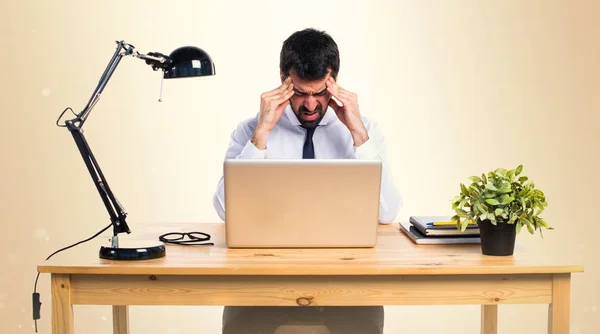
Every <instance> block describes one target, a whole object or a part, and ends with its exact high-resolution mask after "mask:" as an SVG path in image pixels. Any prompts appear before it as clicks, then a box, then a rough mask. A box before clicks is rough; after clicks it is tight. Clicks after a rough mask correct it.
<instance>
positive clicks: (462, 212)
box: [456, 209, 468, 218]
mask: <svg viewBox="0 0 600 334" xmlns="http://www.w3.org/2000/svg"><path fill="white" fill-rule="evenodd" d="M456 214H457V215H458V216H459V217H461V218H467V216H468V214H467V211H465V210H463V209H456Z"/></svg>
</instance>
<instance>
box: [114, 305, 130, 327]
mask: <svg viewBox="0 0 600 334" xmlns="http://www.w3.org/2000/svg"><path fill="white" fill-rule="evenodd" d="M112 313H113V334H129V307H128V306H124V305H116V306H113V307H112Z"/></svg>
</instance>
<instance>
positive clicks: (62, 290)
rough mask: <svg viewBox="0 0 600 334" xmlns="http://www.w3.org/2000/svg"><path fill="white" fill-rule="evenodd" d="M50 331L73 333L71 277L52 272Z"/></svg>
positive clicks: (64, 333) (65, 333) (62, 333)
mask: <svg viewBox="0 0 600 334" xmlns="http://www.w3.org/2000/svg"><path fill="white" fill-rule="evenodd" d="M51 282H52V283H51V291H52V333H53V334H74V333H75V326H74V322H73V303H72V302H71V277H70V276H69V275H59V274H52V277H51Z"/></svg>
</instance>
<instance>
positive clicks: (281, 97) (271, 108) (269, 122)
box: [251, 77, 294, 150]
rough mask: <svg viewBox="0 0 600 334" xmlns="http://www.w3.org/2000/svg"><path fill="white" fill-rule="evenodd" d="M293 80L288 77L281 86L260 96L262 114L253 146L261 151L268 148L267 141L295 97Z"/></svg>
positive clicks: (254, 135)
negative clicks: (291, 98)
mask: <svg viewBox="0 0 600 334" xmlns="http://www.w3.org/2000/svg"><path fill="white" fill-rule="evenodd" d="M293 88H294V84H293V83H292V78H291V77H288V78H287V79H285V81H284V82H283V83H282V84H281V86H279V87H277V88H275V89H273V90H272V91H269V92H265V93H263V94H262V95H261V96H260V114H259V115H258V124H257V125H256V129H255V130H254V133H253V134H252V139H251V140H252V144H254V146H256V148H258V149H259V150H264V149H266V148H267V139H268V138H269V134H270V133H271V130H273V127H275V124H277V121H278V120H279V118H280V117H281V114H282V113H283V110H284V109H285V108H286V107H287V106H288V104H290V100H289V99H290V97H292V95H294V89H293Z"/></svg>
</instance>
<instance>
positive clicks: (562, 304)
mask: <svg viewBox="0 0 600 334" xmlns="http://www.w3.org/2000/svg"><path fill="white" fill-rule="evenodd" d="M570 318H571V274H554V277H553V278H552V303H551V304H550V305H549V306H548V334H568V333H569V331H570Z"/></svg>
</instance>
